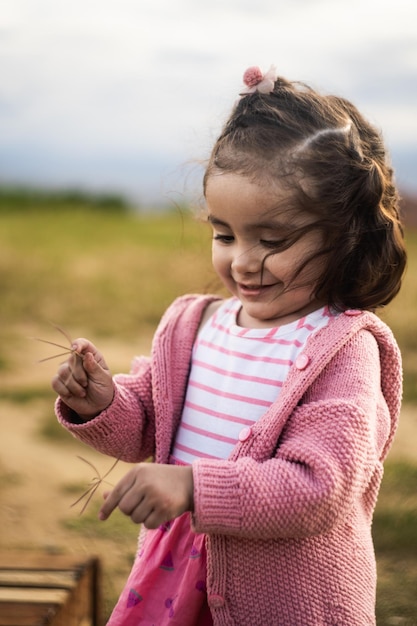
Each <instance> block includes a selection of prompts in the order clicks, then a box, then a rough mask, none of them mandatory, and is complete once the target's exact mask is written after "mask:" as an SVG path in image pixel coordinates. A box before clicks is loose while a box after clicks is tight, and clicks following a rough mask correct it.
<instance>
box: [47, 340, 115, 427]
mask: <svg viewBox="0 0 417 626" xmlns="http://www.w3.org/2000/svg"><path fill="white" fill-rule="evenodd" d="M71 348H72V349H73V350H74V353H73V354H72V355H71V356H70V358H69V359H68V360H67V361H66V362H65V363H63V364H62V365H61V366H60V367H59V369H58V372H57V374H56V376H54V378H53V379H52V388H53V389H54V390H55V391H56V393H57V394H58V395H59V396H60V398H61V399H62V401H63V402H64V403H65V404H66V405H67V406H68V407H69V408H70V409H72V410H73V411H75V412H76V413H78V415H79V416H80V417H81V419H83V420H85V421H87V420H89V419H91V418H93V417H95V416H96V415H98V414H99V413H101V411H103V410H104V409H106V408H107V407H108V406H109V404H110V403H111V401H112V400H113V394H114V386H113V379H112V376H111V374H110V371H109V368H108V367H107V365H106V362H105V360H104V358H103V356H102V355H101V353H100V352H99V351H98V350H97V348H96V347H95V346H94V345H93V344H92V343H91V342H90V341H88V340H87V339H77V340H76V341H74V343H73V344H72V346H71Z"/></svg>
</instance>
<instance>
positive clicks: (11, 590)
mask: <svg viewBox="0 0 417 626" xmlns="http://www.w3.org/2000/svg"><path fill="white" fill-rule="evenodd" d="M68 595H69V593H68V591H66V590H65V589H36V588H33V587H0V602H16V603H24V602H32V603H36V604H64V603H65V602H66V601H67V600H68Z"/></svg>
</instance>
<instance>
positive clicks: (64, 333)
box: [32, 324, 84, 363]
mask: <svg viewBox="0 0 417 626" xmlns="http://www.w3.org/2000/svg"><path fill="white" fill-rule="evenodd" d="M52 326H53V327H54V328H56V330H57V331H59V332H60V333H61V334H62V335H64V337H65V339H66V340H67V341H68V343H69V346H63V345H62V344H60V343H55V342H54V341H48V340H47V339H40V338H39V337H32V339H34V340H35V341H41V342H42V343H47V344H49V345H50V346H55V347H56V348H62V350H65V352H60V353H59V354H54V355H52V356H47V357H46V358H45V359H40V360H39V361H38V363H44V362H45V361H50V360H51V359H58V358H59V357H61V356H66V355H67V354H76V355H77V356H79V357H80V359H83V358H84V355H83V354H81V353H80V352H77V350H73V349H72V348H71V345H72V339H71V337H70V335H69V334H68V333H67V332H66V331H65V330H64V329H63V328H61V327H60V326H57V325H56V324H52Z"/></svg>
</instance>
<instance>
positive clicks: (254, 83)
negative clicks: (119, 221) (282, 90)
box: [239, 65, 278, 96]
mask: <svg viewBox="0 0 417 626" xmlns="http://www.w3.org/2000/svg"><path fill="white" fill-rule="evenodd" d="M277 78H278V74H277V70H276V68H275V65H271V67H270V68H269V70H268V71H267V72H266V73H265V74H263V73H262V71H261V70H260V69H259V67H256V66H253V67H248V69H247V70H246V72H245V73H244V74H243V82H244V83H245V85H246V87H245V89H243V90H242V91H241V92H240V94H239V95H240V96H246V95H247V94H249V93H255V91H258V92H259V93H271V91H273V89H274V84H275V81H276V80H277Z"/></svg>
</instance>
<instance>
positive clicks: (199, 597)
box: [53, 68, 406, 626]
mask: <svg viewBox="0 0 417 626" xmlns="http://www.w3.org/2000/svg"><path fill="white" fill-rule="evenodd" d="M244 82H245V89H244V90H243V91H242V93H241V97H240V100H239V101H238V102H237V104H236V105H235V107H234V109H233V111H232V114H231V116H230V119H229V120H228V121H227V123H226V125H225V127H224V129H223V132H222V133H221V135H220V137H219V138H218V140H217V142H216V144H215V146H214V149H213V152H212V154H211V157H210V160H209V163H208V166H207V169H206V173H205V177H204V193H205V199H206V204H207V218H208V222H209V224H210V225H211V228H212V229H213V265H214V268H215V270H216V271H217V273H218V275H219V277H220V278H221V280H222V282H223V283H224V285H225V287H226V288H227V289H228V290H229V291H230V294H231V297H230V298H228V299H226V300H221V299H219V298H217V297H215V296H197V295H189V296H185V297H182V298H179V299H178V300H177V301H175V302H174V303H173V304H172V306H171V307H170V308H169V309H168V311H167V312H166V313H165V315H164V317H163V318H162V321H161V323H160V325H159V328H158V330H157V332H156V334H155V337H154V342H153V348H152V355H151V357H150V358H149V359H148V358H144V357H142V358H136V359H135V361H134V364H133V368H132V371H131V373H130V374H129V375H119V376H116V377H114V378H112V377H111V375H110V372H109V370H108V368H107V365H106V363H105V361H104V359H103V357H102V355H101V354H100V352H99V351H98V350H97V349H96V348H95V346H94V345H93V344H91V343H90V342H89V341H87V340H86V339H78V340H77V341H76V342H75V343H74V345H73V349H74V350H75V351H76V353H75V354H73V355H72V356H71V358H70V359H69V360H68V361H67V362H66V363H65V364H63V365H62V366H61V367H60V368H59V371H58V374H57V375H56V376H55V378H54V379H53V388H54V389H55V391H56V392H57V393H58V394H59V396H60V398H59V399H58V401H57V406H56V408H57V415H58V418H59V420H60V421H61V423H62V424H63V425H64V426H65V427H66V428H67V429H68V430H70V431H71V432H72V433H73V434H74V435H75V436H76V437H78V438H79V439H81V440H82V441H84V442H86V443H88V444H90V445H92V446H93V447H95V448H97V449H98V450H100V451H101V452H103V453H106V454H109V455H113V456H116V457H121V458H122V459H124V460H125V461H128V462H132V463H136V465H135V466H134V467H133V468H132V469H131V470H130V471H129V472H128V474H127V475H126V476H124V477H123V478H122V480H121V481H120V482H119V483H118V484H117V485H116V487H115V488H114V489H113V490H112V491H111V492H110V493H109V494H107V496H106V499H105V502H104V504H103V506H102V508H101V511H100V514H99V515H100V518H101V519H102V520H105V519H107V518H108V517H109V515H110V514H111V513H112V511H113V510H114V509H115V508H116V507H118V508H119V509H120V510H121V511H122V512H123V513H124V514H126V515H128V516H130V517H131V518H132V520H133V521H134V522H136V523H138V524H140V523H141V524H142V525H143V526H142V533H141V538H140V544H139V551H138V555H137V558H136V561H135V563H134V565H133V569H132V572H131V575H130V577H129V580H128V582H127V585H126V587H125V589H124V591H123V592H122V594H121V597H120V600H119V602H118V604H117V606H116V607H115V609H114V611H113V614H112V617H111V618H110V621H109V624H110V625H111V626H133V625H135V626H136V625H147V626H150V625H151V624H157V625H158V626H161V625H168V624H170V625H174V624H175V625H178V626H191V625H206V624H214V625H215V626H220V625H222V626H223V625H224V626H226V625H227V626H232V625H236V626H254V625H255V624H256V625H257V624H262V625H268V626H269V625H277V626H309V625H311V626H317V625H323V624H325V625H336V624H337V625H343V626H365V625H367V624H375V611H374V608H375V585H376V572H375V557H374V551H373V545H372V538H371V522H372V514H373V510H374V507H375V502H376V499H377V494H378V489H379V485H380V482H381V477H382V463H383V461H384V459H385V457H386V455H387V452H388V449H389V447H390V445H391V443H392V439H393V436H394V432H395V429H396V425H397V420H398V415H399V410H400V401H401V363H400V355H399V351H398V348H397V345H396V343H395V340H394V338H393V336H392V334H391V332H390V330H389V329H388V328H387V327H386V326H385V324H383V323H382V322H381V321H380V320H379V319H378V318H377V317H376V316H375V314H374V313H373V312H372V311H374V310H375V309H377V308H378V307H380V306H382V305H385V304H387V303H388V302H390V300H391V299H392V298H393V297H394V296H395V295H396V293H397V292H398V290H399V288H400V283H401V277H402V274H403V271H404V267H405V259H406V255H405V250H404V245H403V235H402V227H401V223H400V219H399V215H398V199H397V193H396V189H395V187H394V184H393V180H392V171H391V169H390V166H389V165H388V163H387V157H386V154H385V150H384V146H383V142H382V140H381V137H380V135H379V133H378V132H377V131H376V130H375V129H374V128H373V127H372V126H371V125H370V124H369V123H368V122H367V121H366V120H365V119H364V118H363V117H362V115H361V114H360V113H359V112H358V111H357V109H356V108H355V107H354V106H353V105H352V104H351V103H350V102H348V101H346V100H344V99H342V98H338V97H334V96H326V95H320V94H318V93H316V92H315V91H313V90H312V89H310V88H308V87H306V86H303V85H300V84H296V83H290V82H288V81H287V80H285V79H283V78H279V77H277V76H276V74H275V70H274V68H271V69H270V71H269V72H267V73H266V74H265V75H263V74H262V73H261V71H260V70H259V69H258V68H249V70H247V71H246V72H245V75H244ZM149 457H152V458H153V460H154V463H144V461H145V460H146V459H148V458H149Z"/></svg>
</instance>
